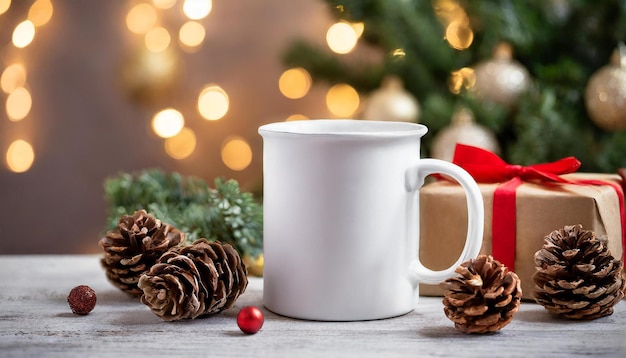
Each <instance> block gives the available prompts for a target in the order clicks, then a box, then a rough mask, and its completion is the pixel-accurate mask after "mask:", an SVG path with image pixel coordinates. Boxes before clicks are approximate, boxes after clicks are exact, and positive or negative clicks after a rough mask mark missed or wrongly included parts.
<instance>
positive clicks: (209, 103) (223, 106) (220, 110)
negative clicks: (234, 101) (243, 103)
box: [198, 85, 229, 121]
mask: <svg viewBox="0 0 626 358" xmlns="http://www.w3.org/2000/svg"><path fill="white" fill-rule="evenodd" d="M228 107H229V100H228V95H227V94H226V91H224V90H223V89H222V88H221V87H220V86H217V85H208V86H207V87H205V88H204V89H203V90H202V92H200V95H199V96H198V111H199V112H200V115H201V116H202V117H204V118H205V119H208V120H211V121H214V120H218V119H220V118H222V117H224V116H225V115H226V113H227V112H228Z"/></svg>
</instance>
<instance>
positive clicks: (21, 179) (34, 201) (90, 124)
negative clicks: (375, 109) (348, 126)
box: [0, 0, 333, 254]
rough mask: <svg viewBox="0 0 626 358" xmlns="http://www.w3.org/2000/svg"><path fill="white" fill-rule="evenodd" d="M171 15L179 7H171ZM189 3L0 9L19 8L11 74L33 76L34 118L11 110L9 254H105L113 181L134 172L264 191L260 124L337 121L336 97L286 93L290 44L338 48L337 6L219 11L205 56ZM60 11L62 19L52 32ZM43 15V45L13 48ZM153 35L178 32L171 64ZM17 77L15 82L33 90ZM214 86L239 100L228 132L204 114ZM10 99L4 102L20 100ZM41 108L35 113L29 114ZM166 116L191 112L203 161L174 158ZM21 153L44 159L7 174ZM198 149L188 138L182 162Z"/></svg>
mask: <svg viewBox="0 0 626 358" xmlns="http://www.w3.org/2000/svg"><path fill="white" fill-rule="evenodd" d="M168 2H169V3H172V4H173V6H172V7H170V8H164V7H167V6H169V5H171V4H168ZM34 3H41V4H39V5H38V6H40V7H42V8H43V9H44V10H41V9H40V10H39V11H40V14H39V15H37V14H33V12H32V11H33V10H32V7H34V6H35V5H34ZM183 3H184V1H183V0H178V1H167V0H166V1H158V0H155V1H150V0H143V1H122V0H116V1H100V0H80V1H79V0H48V1H42V0H38V1H34V0H33V1H27V0H13V1H12V2H11V1H6V0H0V10H1V9H2V7H3V6H4V7H7V4H8V9H6V10H5V12H4V13H2V14H1V15H0V70H1V71H3V73H4V72H8V71H6V69H7V68H9V67H10V66H11V65H14V64H18V65H20V66H21V68H22V69H23V70H24V71H23V72H24V73H25V81H24V82H23V84H22V87H23V88H25V89H26V90H27V91H28V94H30V103H31V106H30V110H29V111H27V114H26V115H25V116H23V118H19V117H20V116H21V114H19V113H18V114H17V115H16V114H13V115H12V116H13V117H12V116H11V115H9V114H8V113H7V111H5V110H4V107H3V110H2V111H0V153H2V161H1V162H0V163H1V166H0V254H16V253H20V254H25V253H35V254H39V253H97V252H99V248H98V246H97V242H98V239H99V237H100V235H101V233H102V230H103V228H104V225H105V201H104V197H103V182H104V180H105V179H106V178H107V177H110V176H113V175H116V174H118V173H119V172H121V171H136V170H140V169H144V168H153V167H159V168H162V169H165V170H171V171H178V172H180V173H182V174H185V175H195V176H200V177H202V178H204V179H206V180H207V181H209V182H211V181H212V180H213V178H215V177H218V176H223V177H227V178H234V179H237V180H238V181H239V182H240V185H241V186H242V188H243V189H244V190H253V189H255V188H256V187H257V186H258V185H259V183H260V180H261V176H262V169H261V168H262V158H261V146H262V142H261V138H260V137H259V135H258V134H257V128H258V126H259V125H261V124H264V123H268V122H272V121H281V120H285V119H286V118H288V117H289V116H290V115H294V114H301V115H305V116H307V117H310V118H313V117H327V116H329V113H328V109H327V108H326V106H325V104H324V96H325V93H326V92H325V91H326V88H324V85H317V86H313V87H312V88H311V90H310V91H309V92H308V94H307V95H306V96H305V97H303V98H300V99H289V98H287V97H286V96H285V95H283V94H281V92H280V91H279V86H278V80H279V78H280V76H281V74H282V73H283V72H284V71H285V70H286V69H285V68H284V66H283V65H282V64H281V58H280V57H281V52H282V51H284V49H285V48H286V47H287V46H288V43H289V42H290V41H292V40H293V39H294V38H296V37H301V38H305V39H307V40H308V41H313V42H316V43H324V41H325V34H326V30H327V29H328V27H329V25H330V24H332V22H333V21H332V19H331V16H330V14H329V11H328V9H327V5H326V4H325V3H324V2H323V1H316V0H292V1H282V0H263V1H258V0H236V1H214V2H213V3H212V8H211V10H210V12H209V13H208V15H206V16H205V17H203V18H200V19H197V20H195V22H197V23H199V24H201V25H202V27H203V28H204V30H205V35H204V39H203V40H202V41H201V42H200V44H199V45H193V46H187V45H184V44H181V43H180V40H179V39H178V33H179V29H180V28H181V26H182V25H183V24H184V23H185V22H186V21H189V20H190V19H189V16H187V15H185V13H184V11H183V10H184V9H183ZM209 3H210V2H209ZM48 4H51V5H52V9H53V11H52V16H51V17H49V20H48V21H45V17H46V11H47V10H45V8H46V6H47V7H49V5H48ZM138 4H148V5H149V7H151V8H152V10H147V12H146V9H145V7H144V8H143V10H144V13H142V12H141V11H142V10H141V7H140V8H138V9H134V7H136V6H137V5H138ZM159 6H160V7H163V8H160V7H159ZM133 9H134V10H133ZM29 11H30V12H31V13H30V15H29ZM41 11H43V15H42V14H41ZM133 11H135V12H134V15H133ZM202 11H204V10H202V9H199V10H198V9H196V12H195V13H196V14H198V13H200V14H201V13H202ZM138 14H139V15H138ZM155 14H156V18H154V15H155ZM29 16H30V17H33V16H35V17H37V16H39V19H40V20H37V21H40V22H42V24H35V25H37V26H35V36H34V38H33V39H32V41H31V42H30V43H29V44H28V45H27V46H25V47H21V48H20V47H18V46H16V45H15V44H14V43H12V41H15V40H13V36H14V34H15V32H17V31H18V30H17V27H18V25H19V24H20V23H22V22H23V21H24V20H26V19H27V18H29ZM133 16H135V20H132V17H133ZM194 16H195V15H194ZM42 17H43V20H41V18H42ZM146 19H147V20H146ZM151 19H152V20H154V21H152V20H151ZM132 21H134V23H132ZM151 21H152V23H150V22H151ZM32 22H35V23H36V21H35V20H33V21H32ZM129 22H130V23H129ZM146 23H147V25H146ZM133 24H134V25H133ZM142 24H143V25H142ZM133 26H135V27H134V29H135V31H136V32H137V33H134V32H133V31H131V28H133ZM141 26H147V27H146V28H149V27H152V28H154V27H161V28H164V29H166V30H167V31H168V32H169V34H170V43H169V46H167V50H164V51H160V52H159V51H157V52H158V53H159V54H160V55H162V56H157V57H154V56H153V57H154V58H151V57H150V54H149V53H148V54H147V51H146V49H145V48H146V46H145V45H144V37H147V36H146V35H144V33H143V32H142V31H144V32H145V29H144V30H142V29H141ZM26 32H28V31H26ZM25 36H26V37H28V34H27V35H25ZM156 43H157V45H156V46H159V39H158V38H157V40H156ZM152 55H154V54H152ZM145 56H148V57H145ZM168 56H169V57H168ZM172 63H174V65H171V64H172ZM150 71H152V72H150ZM17 72H20V71H17ZM7 76H9V75H7ZM17 77H18V79H16V80H14V81H17V82H20V80H19V77H20V76H19V74H18V75H17ZM209 84H215V85H217V86H219V88H220V89H221V91H222V93H224V92H225V93H226V94H227V96H228V107H227V111H226V113H225V114H224V115H223V116H221V117H220V118H219V119H217V120H207V119H205V118H204V117H203V116H202V115H201V114H200V113H199V110H198V98H199V95H200V93H201V91H202V89H203V88H204V87H205V86H207V85H209ZM5 92H6V91H4V92H2V93H0V98H1V100H2V103H5V101H7V103H8V101H9V100H8V98H9V93H5ZM14 100H15V101H17V102H19V99H14ZM27 105H28V100H26V105H25V104H24V103H23V101H22V104H20V105H19V106H18V107H19V108H22V109H23V108H24V107H25V106H27ZM7 106H8V104H7ZM209 107H211V105H209ZM213 107H214V105H213ZM165 108H174V109H176V110H177V111H178V112H180V113H181V114H182V115H183V117H184V120H185V128H187V129H188V130H186V131H187V132H189V131H192V132H193V133H194V134H195V147H193V146H192V147H191V150H192V151H191V152H190V153H189V152H187V153H182V154H176V153H173V154H172V153H170V154H168V152H166V149H165V143H166V140H165V139H163V138H161V137H159V136H158V135H156V134H155V132H154V130H153V129H152V127H151V121H152V118H153V116H154V115H155V114H156V113H158V112H159V111H160V110H162V109H165ZM18 112H19V109H18ZM218 116H219V114H218ZM14 117H17V118H19V119H16V118H14ZM233 138H235V139H238V140H239V141H237V142H235V143H238V144H239V145H234V146H231V148H235V149H234V155H233V154H230V156H231V157H232V156H234V157H235V158H237V157H241V156H243V157H244V162H243V164H241V163H239V164H237V163H235V164H234V169H232V168H230V167H229V166H228V165H227V163H225V160H228V159H227V157H228V155H229V154H224V155H226V157H223V156H222V151H223V147H224V146H225V144H226V142H227V141H228V140H229V139H233ZM16 140H23V141H24V142H25V143H28V144H30V146H31V147H32V151H33V153H34V160H33V161H32V165H30V166H28V165H27V164H25V165H26V166H28V168H27V169H26V170H25V171H23V168H22V169H19V168H18V169H15V168H13V169H12V168H11V164H10V163H9V162H8V161H7V160H8V159H7V156H6V153H8V152H9V151H10V147H11V144H12V143H14V142H15V141H16ZM24 142H20V143H22V144H23V143H24ZM189 142H190V140H189V139H182V144H180V143H179V145H178V147H179V149H180V148H182V149H185V148H184V147H185V143H186V144H189ZM192 144H193V143H192ZM174 147H176V145H174ZM237 148H239V149H237ZM242 148H243V149H242ZM13 149H15V147H14V148H13ZM248 149H249V152H251V157H250V155H249V153H248ZM23 151H24V149H22V152H23ZM25 151H26V162H28V148H26V150H25ZM18 152H19V146H18ZM183 152H184V150H183ZM240 152H241V153H240ZM240 154H241V155H240ZM14 156H15V155H14ZM173 156H174V157H176V156H178V157H180V158H181V159H175V158H174V157H173ZM17 157H18V159H19V157H20V156H19V153H18V155H17ZM225 158H226V159H225ZM245 158H249V160H248V161H246V160H245ZM17 166H18V167H19V166H20V163H17ZM231 166H232V165H231ZM14 170H18V171H19V170H22V171H23V172H20V173H16V172H15V171H14Z"/></svg>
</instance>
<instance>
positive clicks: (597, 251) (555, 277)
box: [533, 225, 626, 320]
mask: <svg viewBox="0 0 626 358" xmlns="http://www.w3.org/2000/svg"><path fill="white" fill-rule="evenodd" d="M535 269H536V272H535V273H534V275H533V281H534V283H535V292H534V297H535V300H536V301H537V303H539V304H541V305H543V306H544V307H545V308H546V309H547V310H548V312H550V313H551V314H554V315H558V316H561V317H565V318H570V319H579V320H592V319H596V318H599V317H603V316H608V315H610V314H612V313H613V306H614V305H615V304H617V302H619V300H621V299H622V297H624V288H625V287H624V286H625V285H626V280H624V278H623V276H622V262H621V261H620V260H617V259H615V258H614V257H613V256H612V255H611V252H610V251H609V249H608V248H607V247H606V245H605V244H604V243H603V242H602V241H601V240H599V239H598V238H596V237H595V233H594V232H593V231H587V230H583V227H582V226H581V225H574V226H565V227H564V228H563V229H560V230H555V231H553V232H551V233H550V234H549V235H548V236H546V237H545V238H544V244H543V247H542V248H541V250H539V251H537V252H536V253H535Z"/></svg>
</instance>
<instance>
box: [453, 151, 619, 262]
mask: <svg viewBox="0 0 626 358" xmlns="http://www.w3.org/2000/svg"><path fill="white" fill-rule="evenodd" d="M452 162H453V163H454V164H456V165H458V166H460V167H462V168H463V169H465V170H466V171H467V172H468V173H469V174H470V175H471V176H472V177H473V178H474V179H475V180H476V181H477V182H479V183H500V182H504V183H502V184H501V185H499V186H498V187H497V188H496V190H495V192H494V194H493V211H492V223H491V225H492V238H493V239H492V241H493V242H492V254H493V256H494V257H495V258H496V259H498V260H499V261H500V262H501V263H502V264H504V265H506V266H507V267H508V268H509V269H510V270H514V269H515V235H516V221H517V220H516V214H515V212H516V190H517V187H519V186H520V185H521V184H522V183H523V182H524V181H543V182H546V181H548V182H557V183H568V184H579V185H610V186H612V187H613V188H614V189H615V191H616V193H617V197H618V201H619V205H620V218H621V223H622V247H623V248H624V254H623V258H624V265H625V267H626V213H625V212H624V191H623V190H622V188H621V186H619V185H618V184H616V183H611V182H605V181H601V180H578V181H572V180H567V179H564V178H562V177H560V176H559V175H561V174H569V173H573V172H575V171H577V170H578V168H580V164H581V163H580V161H579V160H578V159H576V158H574V157H567V158H563V159H560V160H557V161H555V162H550V163H543V164H535V165H529V166H521V165H511V164H508V163H507V162H505V161H504V160H502V159H501V158H500V157H498V156H497V155H496V154H494V153H492V152H489V151H487V150H484V149H481V148H478V147H472V146H468V145H464V144H457V145H456V149H455V152H454V159H453V160H452Z"/></svg>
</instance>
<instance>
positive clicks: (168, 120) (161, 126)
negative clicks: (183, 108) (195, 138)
mask: <svg viewBox="0 0 626 358" xmlns="http://www.w3.org/2000/svg"><path fill="white" fill-rule="evenodd" d="M184 126H185V118H184V117H183V115H182V114H181V113H180V112H179V111H177V110H175V109H174V108H167V109H164V110H162V111H160V112H158V113H157V114H155V115H154V117H152V130H153V131H154V133H156V135H158V136H159V137H161V138H169V137H173V136H175V135H177V134H178V133H180V131H181V130H182V129H183V127H184Z"/></svg>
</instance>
